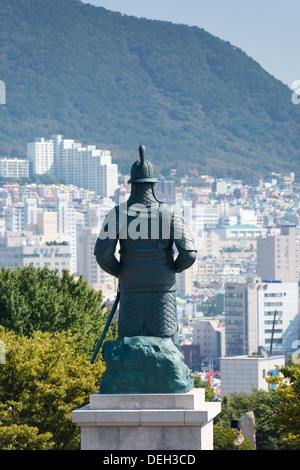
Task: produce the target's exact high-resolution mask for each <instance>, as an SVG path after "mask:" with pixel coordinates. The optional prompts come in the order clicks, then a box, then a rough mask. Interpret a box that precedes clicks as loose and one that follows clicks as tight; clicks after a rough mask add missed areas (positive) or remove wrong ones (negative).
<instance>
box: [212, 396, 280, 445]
mask: <svg viewBox="0 0 300 470" xmlns="http://www.w3.org/2000/svg"><path fill="white" fill-rule="evenodd" d="M279 403H280V399H279V397H278V395H277V394H276V393H275V390H269V391H265V390H256V389H254V390H253V391H252V392H251V393H249V394H246V393H244V392H239V393H237V392H233V393H232V394H231V395H230V396H229V397H228V396H226V395H225V396H224V397H223V401H222V409H221V413H220V414H219V415H218V416H217V417H216V418H215V421H214V422H215V424H218V425H221V426H223V427H225V428H226V427H227V428H230V423H231V420H232V419H240V418H241V417H242V416H243V415H244V414H245V413H247V412H248V411H253V413H254V417H255V432H256V446H257V449H258V450H263V449H265V450H267V449H272V447H273V445H274V444H277V445H278V446H279V445H280V437H279V435H278V429H277V426H276V425H275V423H274V422H273V420H272V416H273V414H274V409H275V408H276V407H277V406H278V405H279Z"/></svg>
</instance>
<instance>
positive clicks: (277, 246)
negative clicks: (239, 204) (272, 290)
mask: <svg viewBox="0 0 300 470" xmlns="http://www.w3.org/2000/svg"><path fill="white" fill-rule="evenodd" d="M256 272H257V274H258V276H260V277H261V278H262V279H270V280H278V281H283V282H298V280H300V240H299V239H298V237H297V228H296V226H295V225H283V226H282V227H281V230H280V234H277V235H275V234H274V235H271V236H267V237H260V238H258V239H257V270H256Z"/></svg>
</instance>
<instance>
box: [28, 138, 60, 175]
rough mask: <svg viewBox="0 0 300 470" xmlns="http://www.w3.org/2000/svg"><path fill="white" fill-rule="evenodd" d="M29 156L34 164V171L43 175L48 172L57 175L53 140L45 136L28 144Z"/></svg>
mask: <svg viewBox="0 0 300 470" xmlns="http://www.w3.org/2000/svg"><path fill="white" fill-rule="evenodd" d="M27 157H28V160H30V161H31V162H32V164H33V173H36V174H38V175H43V174H44V173H47V174H49V175H51V176H56V174H57V167H56V160H55V158H54V149H53V141H52V140H45V139H44V137H41V138H40V139H36V140H35V141H34V142H29V143H28V144H27Z"/></svg>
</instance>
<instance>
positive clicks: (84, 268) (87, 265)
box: [77, 227, 118, 301]
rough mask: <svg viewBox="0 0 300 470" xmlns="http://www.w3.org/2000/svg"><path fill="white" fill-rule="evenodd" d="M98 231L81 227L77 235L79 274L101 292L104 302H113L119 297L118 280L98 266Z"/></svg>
mask: <svg viewBox="0 0 300 470" xmlns="http://www.w3.org/2000/svg"><path fill="white" fill-rule="evenodd" d="M97 237H98V230H95V229H93V228H84V227H80V229H79V230H78V233H77V242H78V266H79V269H80V271H79V273H78V274H82V275H83V276H84V278H85V279H86V280H87V281H89V283H90V285H91V286H92V287H93V288H94V289H95V290H101V291H102V294H103V298H104V300H107V301H108V300H109V301H112V300H113V299H114V298H115V296H116V295H117V287H118V286H117V284H118V280H117V279H116V278H115V277H114V276H111V275H110V274H108V273H106V272H105V271H103V270H102V269H101V268H100V267H99V265H98V264H97V261H96V257H95V255H94V248H95V244H96V241H97Z"/></svg>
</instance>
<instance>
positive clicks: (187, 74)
mask: <svg viewBox="0 0 300 470" xmlns="http://www.w3.org/2000/svg"><path fill="white" fill-rule="evenodd" d="M0 12H1V13H0V80H3V81H4V82H5V84H6V104H5V105H4V104H2V105H0V154H2V155H9V154H11V155H13V156H19V157H22V156H26V144H27V142H29V141H32V140H34V139H35V138H37V137H45V138H49V137H50V135H52V134H56V133H58V134H62V135H63V137H64V138H74V139H76V140H77V141H81V142H83V143H84V144H88V143H89V144H95V145H98V146H99V148H104V149H111V150H112V154H113V157H114V160H116V161H117V162H118V164H119V165H120V168H121V170H122V171H126V172H128V171H129V170H130V167H131V164H132V163H133V161H135V160H136V159H137V158H138V146H139V145H140V143H143V144H145V145H146V148H147V153H146V158H149V159H151V161H152V162H153V163H154V164H155V166H156V168H158V171H162V172H167V171H168V169H170V168H175V167H178V168H197V169H199V171H201V172H202V173H211V174H214V175H216V176H232V175H234V176H235V177H242V176H245V175H254V174H256V175H264V174H266V173H269V172H270V171H278V172H283V171H295V173H296V177H297V176H299V174H300V150H299V127H300V105H299V106H297V105H295V104H293V103H292V100H291V96H292V91H291V90H290V89H289V88H288V87H287V86H286V85H284V84H283V83H281V82H280V81H279V80H277V79H276V78H274V77H273V76H271V75H270V74H269V73H267V72H266V71H265V70H264V69H263V68H262V67H261V66H260V65H259V64H258V63H257V62H255V61H254V60H253V59H251V58H250V57H248V56H247V55H246V54H245V53H244V52H243V51H242V50H240V49H238V48H236V47H234V46H232V45H231V44H230V43H229V42H226V41H222V40H220V39H218V38H217V37H214V36H212V35H211V34H209V33H207V32H206V31H204V30H203V29H200V28H197V27H189V26H185V25H181V24H172V23H169V22H164V21H153V20H146V19H138V18H135V17H131V16H126V15H121V14H120V13H115V12H111V11H108V10H106V9H104V8H100V7H94V6H92V5H89V4H82V3H81V2H78V1H76V0H9V1H7V0H0Z"/></svg>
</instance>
